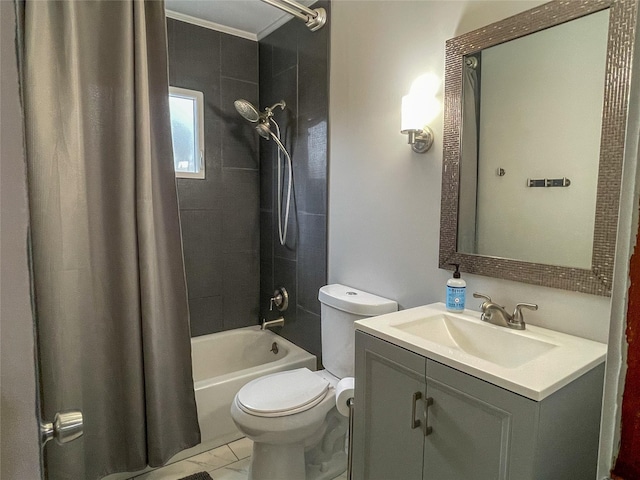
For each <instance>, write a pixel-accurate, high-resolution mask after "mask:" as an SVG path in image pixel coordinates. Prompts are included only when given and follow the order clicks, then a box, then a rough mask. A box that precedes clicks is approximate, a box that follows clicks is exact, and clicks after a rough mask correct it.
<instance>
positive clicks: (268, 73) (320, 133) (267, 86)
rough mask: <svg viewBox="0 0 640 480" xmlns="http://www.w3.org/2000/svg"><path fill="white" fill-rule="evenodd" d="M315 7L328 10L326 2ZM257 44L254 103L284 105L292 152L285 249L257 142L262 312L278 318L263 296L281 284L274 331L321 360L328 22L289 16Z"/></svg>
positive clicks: (265, 158)
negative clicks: (316, 24)
mask: <svg viewBox="0 0 640 480" xmlns="http://www.w3.org/2000/svg"><path fill="white" fill-rule="evenodd" d="M318 6H321V7H324V8H325V9H327V10H329V2H328V1H321V2H318V3H316V4H315V5H314V7H318ZM329 18H331V16H330V15H329ZM259 43H260V48H259V51H260V55H259V58H260V63H259V65H260V82H259V83H260V107H261V108H264V107H265V106H267V105H272V104H273V103H275V102H277V101H280V100H285V102H286V103H287V108H286V109H285V111H284V112H283V111H281V110H279V109H278V110H277V112H276V113H275V117H274V118H275V119H276V121H278V122H279V124H280V127H281V128H282V131H283V134H284V139H285V143H286V146H287V148H289V149H290V151H291V155H292V159H293V172H294V182H293V186H294V195H293V200H292V206H291V214H290V224H289V233H288V235H287V242H286V246H284V247H283V246H281V245H280V243H279V241H278V217H277V200H276V191H277V188H276V182H277V175H276V172H277V171H276V164H277V160H276V158H277V157H276V153H277V149H276V148H277V147H276V146H275V144H274V142H273V141H265V140H261V141H260V158H261V170H260V312H261V315H262V316H263V317H267V318H273V317H275V316H277V313H279V312H269V299H270V297H271V296H272V295H273V291H274V289H275V288H276V287H280V286H283V287H285V288H286V289H287V291H288V292H289V297H290V298H289V303H290V305H289V308H288V310H287V311H286V312H284V317H285V322H286V323H285V326H284V328H282V330H281V331H280V332H279V333H280V334H281V335H283V336H284V337H286V338H288V339H290V340H292V341H293V342H294V343H296V344H297V345H300V346H301V347H303V348H304V349H306V350H308V351H310V352H311V353H313V354H315V355H317V356H318V358H320V354H321V347H320V303H319V302H318V289H319V288H320V287H321V286H322V285H324V284H325V283H326V280H327V110H328V53H329V26H325V27H324V28H322V29H320V30H318V31H316V32H311V31H309V29H308V28H307V27H306V26H305V25H304V23H302V22H300V21H297V20H292V21H289V22H288V23H286V24H285V25H283V26H282V27H280V28H279V29H278V30H276V31H275V32H273V33H272V34H270V35H269V36H267V37H265V38H264V39H262V40H261V41H260V42H259ZM285 186H286V183H285ZM283 203H284V202H283Z"/></svg>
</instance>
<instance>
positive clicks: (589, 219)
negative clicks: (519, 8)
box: [439, 0, 635, 296]
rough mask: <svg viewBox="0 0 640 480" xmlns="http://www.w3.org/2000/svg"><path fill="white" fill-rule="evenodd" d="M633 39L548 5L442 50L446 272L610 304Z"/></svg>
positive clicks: (572, 8)
mask: <svg viewBox="0 0 640 480" xmlns="http://www.w3.org/2000/svg"><path fill="white" fill-rule="evenodd" d="M630 25H632V26H631V27H630ZM629 29H631V30H633V32H630V31H629ZM634 29H635V3H634V2H632V1H624V0H621V1H612V0H593V1H583V0H576V1H571V2H563V1H554V2H550V3H547V4H544V5H541V6H539V7H536V8H534V9H532V10H529V11H526V12H523V13H521V14H519V15H515V16H513V17H510V18H507V19H505V20H503V21H500V22H496V23H494V24H491V25H488V26H486V27H484V28H481V29H478V30H475V31H473V32H469V33H466V34H464V35H461V36H459V37H456V38H453V39H451V40H449V41H447V45H446V65H445V129H444V164H443V173H442V208H441V220H440V260H439V264H440V267H441V268H447V269H449V268H450V267H449V266H448V264H451V263H459V264H461V268H460V269H461V270H462V271H465V272H468V273H475V274H479V275H487V276H491V277H497V278H503V279H507V280H514V281H520V282H525V283H531V284H535V285H544V286H549V287H554V288H562V289H566V290H574V291H580V292H585V293H592V294H596V295H605V296H608V295H610V294H611V280H612V276H613V263H614V262H613V260H614V255H615V241H616V230H617V219H618V205H619V195H620V179H621V172H622V158H623V153H624V139H625V131H626V117H627V109H628V102H629V98H628V92H629V75H630V66H631V63H630V58H631V52H632V42H631V40H630V39H632V38H633V35H634V34H635V30H634ZM463 86H464V95H463Z"/></svg>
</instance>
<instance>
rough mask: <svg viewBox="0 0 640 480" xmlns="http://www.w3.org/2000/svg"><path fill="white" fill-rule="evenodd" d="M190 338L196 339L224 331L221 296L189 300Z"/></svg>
mask: <svg viewBox="0 0 640 480" xmlns="http://www.w3.org/2000/svg"><path fill="white" fill-rule="evenodd" d="M189 315H190V317H191V336H192V337H198V336H200V335H206V334H208V333H214V332H221V331H222V330H224V325H223V318H222V316H223V310H222V295H217V296H214V297H204V298H190V299H189Z"/></svg>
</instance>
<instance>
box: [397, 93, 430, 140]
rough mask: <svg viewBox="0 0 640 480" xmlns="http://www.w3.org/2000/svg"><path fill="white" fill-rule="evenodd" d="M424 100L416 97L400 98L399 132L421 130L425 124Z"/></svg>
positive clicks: (410, 95) (406, 96)
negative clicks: (400, 116) (400, 118)
mask: <svg viewBox="0 0 640 480" xmlns="http://www.w3.org/2000/svg"><path fill="white" fill-rule="evenodd" d="M424 107H425V105H424V100H423V99H422V98H420V96H418V95H412V94H409V95H405V96H404V97H402V122H401V125H400V130H401V131H402V132H406V131H409V130H422V129H423V128H424V127H425V125H426V124H427V120H428V119H427V118H426V117H427V115H426V113H427V112H426V109H425V108H424Z"/></svg>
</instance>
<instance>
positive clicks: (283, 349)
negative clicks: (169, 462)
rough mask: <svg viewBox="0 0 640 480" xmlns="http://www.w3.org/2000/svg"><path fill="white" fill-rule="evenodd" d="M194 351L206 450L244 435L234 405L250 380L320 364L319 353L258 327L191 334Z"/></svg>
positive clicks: (194, 370) (201, 425)
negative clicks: (239, 428) (234, 417)
mask: <svg viewBox="0 0 640 480" xmlns="http://www.w3.org/2000/svg"><path fill="white" fill-rule="evenodd" d="M274 343H275V345H276V348H273V345H274ZM275 350H277V353H275ZM191 356H192V364H193V381H194V387H195V393H196V403H197V405H198V422H199V423H200V433H201V435H202V443H201V445H202V450H207V449H210V448H214V447H217V446H220V445H224V444H225V443H229V442H231V441H233V440H236V439H238V438H241V437H242V434H241V433H240V432H239V431H238V429H237V428H236V426H235V424H234V423H233V420H232V419H231V414H230V408H231V402H232V401H233V399H234V397H235V395H236V393H238V390H240V388H241V387H242V386H243V385H245V384H246V383H247V382H249V381H250V380H253V379H254V378H258V377H261V376H263V375H268V374H270V373H274V372H281V371H283V370H293V369H294V368H301V367H307V368H308V369H309V370H315V369H316V357H315V355H312V354H310V353H309V352H307V351H305V350H303V349H302V348H300V347H298V346H296V345H294V344H293V343H291V342H289V341H288V340H286V339H284V338H282V337H280V336H279V335H276V334H275V333H273V332H271V331H269V330H260V327H259V326H255V327H245V328H238V329H235V330H228V331H226V332H219V333H212V334H209V335H203V336H200V337H195V338H192V339H191Z"/></svg>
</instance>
